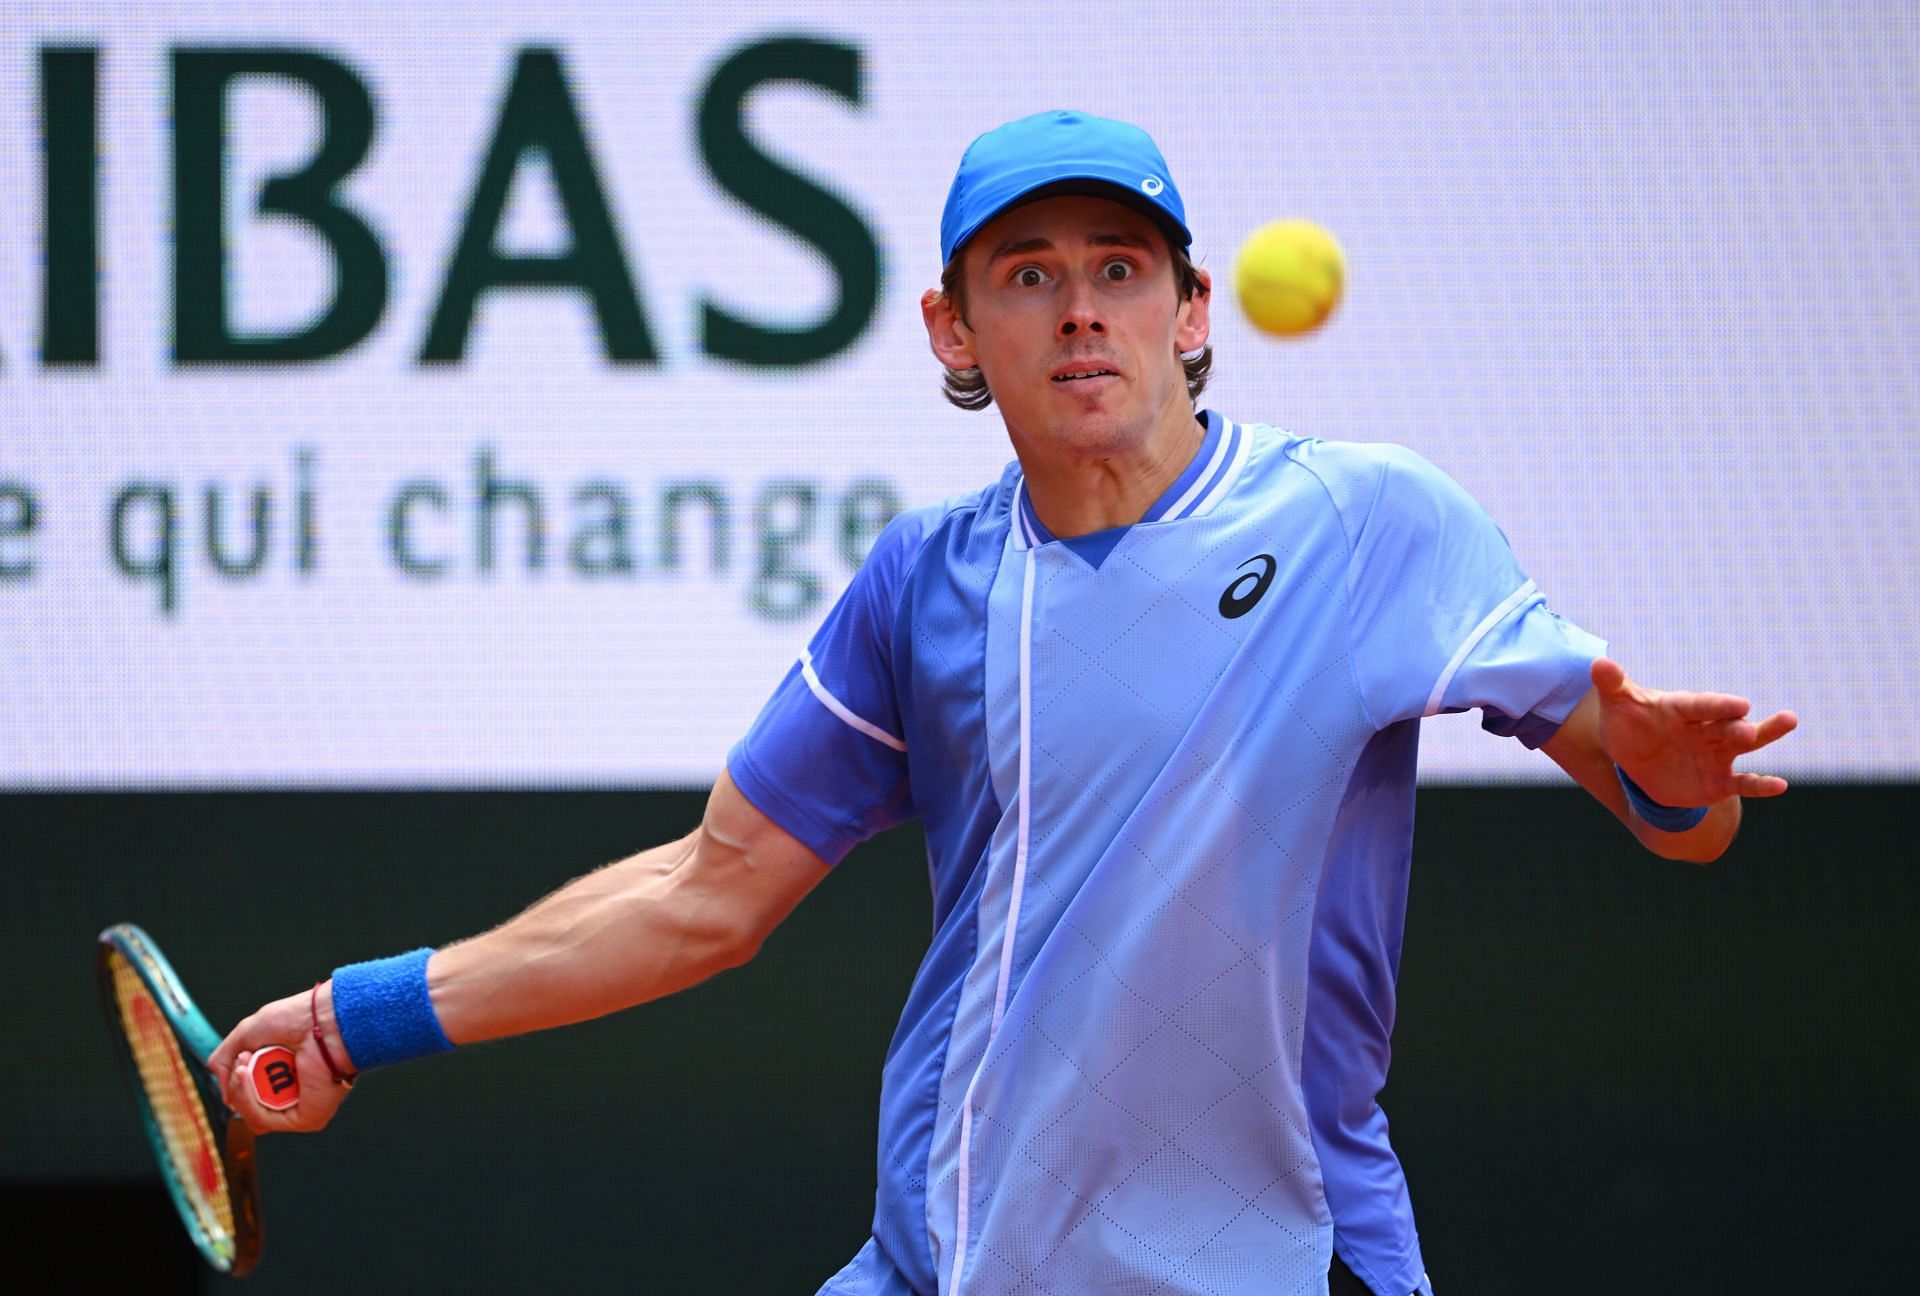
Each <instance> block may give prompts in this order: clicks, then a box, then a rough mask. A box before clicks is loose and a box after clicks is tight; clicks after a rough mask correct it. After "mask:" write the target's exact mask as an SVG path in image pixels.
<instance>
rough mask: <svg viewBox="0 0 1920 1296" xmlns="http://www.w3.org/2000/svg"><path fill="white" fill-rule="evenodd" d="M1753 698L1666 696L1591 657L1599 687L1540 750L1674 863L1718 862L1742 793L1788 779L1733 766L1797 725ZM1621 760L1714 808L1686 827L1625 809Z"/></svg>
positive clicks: (1766, 790) (1772, 791) (1664, 799)
mask: <svg viewBox="0 0 1920 1296" xmlns="http://www.w3.org/2000/svg"><path fill="white" fill-rule="evenodd" d="M1750 710H1752V704H1751V703H1749V702H1748V701H1747V700H1746V699H1745V698H1742V697H1734V696H1732V695H1730V694H1726V693H1682V692H1661V691H1660V690H1658V689H1650V688H1644V687H1642V686H1640V685H1638V684H1635V683H1634V682H1633V681H1632V680H1630V679H1628V678H1627V673H1626V671H1625V670H1623V669H1622V668H1621V667H1620V664H1619V663H1618V662H1615V661H1611V660H1609V659H1607V658H1605V657H1602V658H1600V659H1599V660H1597V661H1595V662H1594V663H1593V687H1592V688H1591V689H1590V690H1588V692H1587V695H1586V696H1585V697H1583V698H1582V699H1581V700H1580V704H1579V705H1578V706H1576V707H1575V708H1574V709H1573V713H1572V714H1571V715H1569V716H1568V717H1567V720H1566V723H1565V724H1563V725H1561V726H1560V730H1559V732H1558V733H1556V734H1554V736H1553V737H1552V738H1549V739H1548V740H1547V741H1546V743H1545V744H1543V746H1542V748H1541V750H1543V751H1545V752H1546V753H1547V755H1549V756H1551V757H1552V758H1553V759H1554V760H1555V761H1556V762H1557V763H1558V764H1559V765H1560V767H1561V768H1562V769H1564V770H1566V771H1567V773H1568V774H1570V775H1572V776H1573V778H1574V781H1575V782H1577V783H1579V784H1580V786H1582V787H1584V788H1585V789H1586V790H1587V791H1588V792H1591V793H1592V794H1593V796H1594V798H1595V799H1596V800H1598V801H1599V802H1600V803H1601V804H1602V805H1604V806H1606V807H1607V809H1609V810H1611V811H1613V814H1614V817H1615V818H1617V819H1619V820H1620V822H1621V823H1623V824H1625V825H1626V826H1627V827H1628V828H1629V829H1630V830H1632V832H1633V835H1634V836H1635V837H1636V838H1638V839H1639V840H1640V842H1641V844H1642V845H1644V846H1646V847H1647V849H1649V850H1651V851H1653V852H1654V853H1655V854H1656V855H1661V856H1664V857H1665V858H1667V859H1683V860H1694V861H1697V862H1700V863H1705V862H1707V861H1708V860H1713V859H1718V858H1719V856H1720V854H1721V852H1723V851H1724V850H1726V848H1727V844H1728V843H1729V842H1731V841H1732V840H1733V834H1734V832H1735V830H1736V829H1738V828H1739V826H1740V798H1742V797H1769V796H1779V795H1780V794H1781V793H1782V792H1785V791H1786V790H1787V781H1786V780H1785V779H1783V778H1777V777H1774V776H1771V775H1764V774H1751V773H1747V772H1746V771H1743V770H1736V769H1734V768H1733V763H1734V761H1735V760H1737V759H1739V758H1740V757H1742V756H1745V755H1747V754H1748V753H1749V752H1755V751H1758V750H1760V748H1762V747H1765V746H1766V745H1767V744H1769V743H1772V742H1774V741H1776V740H1778V739H1780V738H1783V737H1785V736H1786V735H1787V734H1789V733H1792V732H1793V730H1794V728H1795V727H1796V726H1797V725H1798V724H1799V721H1798V720H1797V719H1796V718H1795V716H1794V714H1793V712H1791V711H1781V712H1778V713H1776V714H1774V715H1771V716H1768V717H1767V718H1766V719H1765V720H1762V721H1760V722H1759V723H1757V724H1756V723H1754V722H1753V721H1750V720H1748V719H1747V713H1748V712H1749V711H1750ZM1615 765H1618V766H1619V767H1620V768H1621V769H1622V770H1624V771H1626V774H1627V777H1628V778H1630V779H1632V780H1633V781H1634V783H1635V784H1637V785H1638V786H1639V787H1640V789H1641V790H1642V791H1644V792H1645V793H1646V794H1647V795H1648V796H1649V797H1651V798H1652V799H1653V800H1655V801H1657V802H1659V803H1660V804H1662V805H1669V806H1707V807H1709V810H1708V812H1707V817H1706V818H1705V819H1703V820H1702V821H1701V822H1700V823H1699V824H1698V825H1696V826H1695V827H1693V828H1690V829H1688V830H1687V831H1685V832H1677V833H1675V832H1662V831H1661V830H1660V829H1658V828H1655V827H1653V826H1652V825H1651V824H1649V823H1647V822H1646V821H1645V820H1643V819H1641V818H1640V816H1639V815H1637V814H1635V813H1633V811H1632V810H1631V809H1630V808H1629V807H1628V805H1627V797H1626V793H1625V792H1624V791H1623V790H1622V789H1621V786H1620V780H1619V778H1618V776H1617V775H1615V773H1614V771H1613V767H1614V766H1615Z"/></svg>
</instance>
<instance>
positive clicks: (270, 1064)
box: [240, 1044, 300, 1111]
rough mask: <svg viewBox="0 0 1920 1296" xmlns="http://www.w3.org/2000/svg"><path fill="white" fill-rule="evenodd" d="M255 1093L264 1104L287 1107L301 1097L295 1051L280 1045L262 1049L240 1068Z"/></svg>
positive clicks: (281, 1107)
mask: <svg viewBox="0 0 1920 1296" xmlns="http://www.w3.org/2000/svg"><path fill="white" fill-rule="evenodd" d="M240 1073H241V1075H243V1076H244V1077H246V1081H247V1083H248V1084H250V1085H252V1086H253V1096H254V1097H255V1098H258V1099H259V1100H260V1105H261V1106H262V1107H268V1108H271V1109H272V1110H274V1111H285V1110H286V1109H287V1108H289V1107H291V1106H293V1105H294V1104H295V1103H297V1102H299V1101H300V1077H299V1075H297V1074H296V1073H295V1072H294V1069H293V1054H292V1053H290V1052H288V1051H287V1050H286V1049H283V1048H281V1047H280V1046H279V1045H277V1044H275V1045H271V1046H269V1047H267V1048H263V1049H261V1050H260V1051H259V1052H257V1053H255V1054H254V1055H253V1056H252V1057H249V1058H248V1059H247V1061H246V1065H245V1066H242V1067H241V1068H240Z"/></svg>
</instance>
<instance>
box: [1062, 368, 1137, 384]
mask: <svg viewBox="0 0 1920 1296" xmlns="http://www.w3.org/2000/svg"><path fill="white" fill-rule="evenodd" d="M1119 376H1120V375H1119V374H1118V373H1117V372H1116V371H1114V370H1112V369H1100V368H1091V369H1070V370H1068V371H1067V372H1066V373H1057V374H1055V375H1053V381H1054V382H1056V383H1060V384H1062V385H1063V386H1064V385H1066V384H1070V383H1077V382H1088V381H1090V380H1092V379H1095V378H1118V377H1119Z"/></svg>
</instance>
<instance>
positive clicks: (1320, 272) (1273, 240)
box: [1233, 220, 1347, 337]
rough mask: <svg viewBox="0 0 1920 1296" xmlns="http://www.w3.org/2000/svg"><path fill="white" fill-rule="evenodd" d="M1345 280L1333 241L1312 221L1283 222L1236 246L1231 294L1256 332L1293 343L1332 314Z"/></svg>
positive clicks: (1338, 250) (1344, 263)
mask: <svg viewBox="0 0 1920 1296" xmlns="http://www.w3.org/2000/svg"><path fill="white" fill-rule="evenodd" d="M1346 277H1347V273H1346V258H1345V257H1343V256H1342V255H1341V254H1340V245H1339V244H1338V243H1336V242H1334V240H1333V235H1331V234H1329V233H1327V232H1326V231H1325V230H1324V229H1322V228H1320V227H1319V226H1318V225H1315V224H1314V223H1313V222H1312V221H1306V220H1282V221H1274V222H1273V223H1272V224H1270V225H1262V226H1261V227H1260V228H1259V229H1257V230H1255V231H1254V232H1253V233H1252V234H1250V235H1248V236H1247V241H1246V242H1245V243H1242V244H1241V245H1240V258H1239V260H1238V261H1236V262H1235V263H1234V267H1233V288H1234V292H1235V293H1236V294H1238V295H1239V298H1240V309H1241V310H1244V311H1245V312H1246V313H1247V318H1248V319H1250V320H1252V321H1253V326H1254V327H1255V328H1257V329H1259V330H1260V331H1261V332H1263V333H1273V334H1277V335H1279V336H1281V337H1294V336H1297V335H1299V334H1301V333H1308V332H1311V331H1312V330H1314V329H1316V328H1319V327H1320V325H1321V324H1322V323H1323V322H1324V321H1325V320H1326V318H1327V316H1328V315H1330V314H1332V313H1333V308H1334V307H1335V306H1336V305H1338V304H1339V302H1340V289H1341V287H1342V285H1343V284H1344V283H1345V282H1346Z"/></svg>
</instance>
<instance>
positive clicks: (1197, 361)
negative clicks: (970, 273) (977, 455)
mask: <svg viewBox="0 0 1920 1296" xmlns="http://www.w3.org/2000/svg"><path fill="white" fill-rule="evenodd" d="M1167 248H1168V250H1169V251H1170V252H1172V253H1173V281H1174V284H1175V285H1176V287H1177V288H1178V289H1179V294H1180V299H1181V300H1182V301H1186V300H1188V299H1190V298H1193V297H1201V296H1205V295H1206V292H1207V286H1206V284H1204V283H1202V282H1201V280H1200V272H1199V271H1198V270H1197V269H1195V268H1194V264H1193V258H1192V257H1190V256H1188V255H1187V250H1186V249H1185V248H1183V247H1180V246H1178V245H1177V244H1175V243H1174V242H1173V241H1172V240H1171V239H1169V240H1168V241H1167ZM940 295H941V296H942V297H945V298H946V299H947V300H948V301H950V302H952V303H953V309H954V313H955V314H957V315H959V317H960V322H961V323H963V324H967V290H966V285H965V284H964V283H963V282H962V280H961V275H960V256H959V255H958V254H956V255H955V256H954V258H953V260H951V261H949V262H947V264H946V266H945V268H944V269H942V270H941V271H940ZM968 327H969V328H971V327H972V325H971V324H968ZM1180 367H1181V368H1182V369H1184V370H1185V371H1186V374H1187V399H1189V400H1198V399H1199V398H1200V393H1201V392H1203V391H1205V390H1206V389H1207V379H1209V378H1211V377H1212V376H1213V345H1212V344H1211V343H1209V344H1208V345H1206V346H1203V347H1201V348H1200V349H1199V350H1198V351H1196V352H1194V353H1193V354H1191V355H1182V356H1181V357H1180ZM941 383H942V387H943V391H942V393H941V394H942V395H944V396H945V397H946V398H947V399H948V400H949V401H951V402H952V403H953V404H955V405H958V406H959V407H960V408H961V409H963V410H983V409H985V408H987V406H989V405H991V404H993V393H992V392H990V391H988V390H987V377H986V375H985V374H983V373H981V372H980V369H979V366H977V365H976V366H975V367H973V368H971V369H949V370H947V372H946V376H945V377H944V378H943V379H942V380H941Z"/></svg>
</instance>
